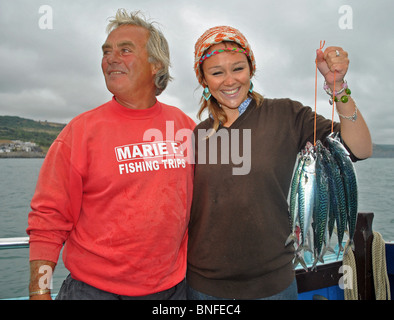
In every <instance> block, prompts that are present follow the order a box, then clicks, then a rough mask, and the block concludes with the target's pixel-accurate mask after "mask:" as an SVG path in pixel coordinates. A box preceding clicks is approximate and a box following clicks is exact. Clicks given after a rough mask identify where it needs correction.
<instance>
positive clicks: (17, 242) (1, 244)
mask: <svg viewBox="0 0 394 320" xmlns="http://www.w3.org/2000/svg"><path fill="white" fill-rule="evenodd" d="M28 247H29V237H18V238H0V250H2V249H19V248H28Z"/></svg>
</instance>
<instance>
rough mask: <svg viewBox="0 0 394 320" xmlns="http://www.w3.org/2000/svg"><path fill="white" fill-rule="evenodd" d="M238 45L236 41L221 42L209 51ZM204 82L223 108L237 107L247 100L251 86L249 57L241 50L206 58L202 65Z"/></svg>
mask: <svg viewBox="0 0 394 320" xmlns="http://www.w3.org/2000/svg"><path fill="white" fill-rule="evenodd" d="M226 47H227V48H233V47H238V46H237V45H236V44H234V43H223V42H222V43H219V44H216V45H213V46H212V47H210V48H209V49H208V51H209V52H212V51H215V50H219V49H224V48H226ZM202 70H203V73H204V83H205V84H206V85H207V86H208V88H209V91H210V92H211V94H212V96H214V97H215V99H216V100H217V101H218V103H220V105H221V106H222V108H224V109H225V108H230V109H235V108H238V107H239V105H240V104H241V103H242V102H243V101H245V100H246V98H247V96H248V92H249V88H250V66H249V62H248V58H247V57H246V55H245V54H244V53H240V52H227V51H225V52H222V53H219V54H216V55H213V56H211V57H209V58H208V59H206V60H205V61H204V63H203V65H202Z"/></svg>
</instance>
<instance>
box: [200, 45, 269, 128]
mask: <svg viewBox="0 0 394 320" xmlns="http://www.w3.org/2000/svg"><path fill="white" fill-rule="evenodd" d="M223 42H226V43H231V45H232V46H235V47H240V46H239V45H238V43H235V42H231V41H223ZM208 51H209V48H208V49H207V50H206V51H205V52H204V55H205V54H206V53H207V52H208ZM247 58H248V63H249V69H250V70H251V73H252V70H253V68H252V62H251V61H250V59H249V57H247ZM200 72H201V75H202V78H203V79H204V78H205V76H204V71H203V68H202V64H201V66H200ZM251 76H252V74H251ZM248 97H250V98H252V99H253V100H255V101H256V105H257V107H259V106H260V105H261V104H262V103H263V100H264V98H263V96H262V95H260V94H259V93H257V92H255V91H253V92H249V93H248ZM200 104H201V106H200V110H199V111H198V113H197V117H198V119H200V120H201V116H202V114H203V112H204V111H205V110H207V111H208V113H209V114H210V115H211V117H212V118H213V129H214V131H213V132H216V131H217V130H218V128H219V125H220V124H221V123H226V122H227V116H226V113H225V112H224V110H223V109H222V108H221V106H220V105H219V103H218V101H217V100H216V99H215V98H214V96H211V97H210V98H209V100H208V101H206V100H205V98H204V97H201V101H200Z"/></svg>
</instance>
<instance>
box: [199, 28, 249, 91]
mask: <svg viewBox="0 0 394 320" xmlns="http://www.w3.org/2000/svg"><path fill="white" fill-rule="evenodd" d="M224 41H233V42H235V43H237V44H238V45H240V46H241V48H242V49H244V50H245V54H246V56H247V57H248V59H249V61H250V62H251V64H252V70H251V76H253V75H254V73H255V71H256V61H255V59H254V55H253V51H252V49H251V47H250V45H249V43H248V41H247V40H246V38H245V36H244V35H243V34H242V33H241V32H239V31H238V30H237V29H235V28H232V27H228V26H218V27H213V28H211V29H208V30H207V31H205V32H204V34H203V35H202V36H201V37H200V38H199V39H198V40H197V42H196V44H195V46H194V49H195V51H194V71H195V72H196V76H197V80H198V82H199V83H200V84H201V85H202V86H204V84H203V81H202V80H203V79H202V74H201V69H200V66H201V64H200V60H201V58H202V57H203V55H204V53H205V52H206V51H207V50H208V49H209V47H211V46H212V45H214V44H218V43H221V42H224Z"/></svg>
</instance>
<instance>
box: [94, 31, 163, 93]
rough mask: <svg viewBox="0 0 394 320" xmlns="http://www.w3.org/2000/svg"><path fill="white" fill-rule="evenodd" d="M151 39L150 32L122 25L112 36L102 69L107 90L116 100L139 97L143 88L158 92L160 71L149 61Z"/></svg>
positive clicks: (104, 48) (107, 45)
mask: <svg viewBox="0 0 394 320" xmlns="http://www.w3.org/2000/svg"><path fill="white" fill-rule="evenodd" d="M148 39H149V32H148V30H146V29H145V28H143V27H139V26H133V25H124V26H120V27H119V28H117V29H115V30H114V31H112V32H111V33H110V34H109V35H108V38H107V40H106V41H105V43H104V45H103V46H102V48H103V59H102V63H101V67H102V70H103V73H104V77H105V82H106V85H107V88H108V90H109V91H110V92H112V93H113V94H114V95H115V96H116V97H121V98H122V99H127V97H128V96H130V97H131V96H133V97H134V98H135V95H138V92H140V91H141V89H142V90H143V91H145V92H146V91H147V90H148V91H150V90H152V89H153V91H154V90H155V85H154V78H155V74H156V72H157V70H156V68H155V67H154V65H152V64H150V63H149V62H148V52H147V49H146V43H147V41H148Z"/></svg>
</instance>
